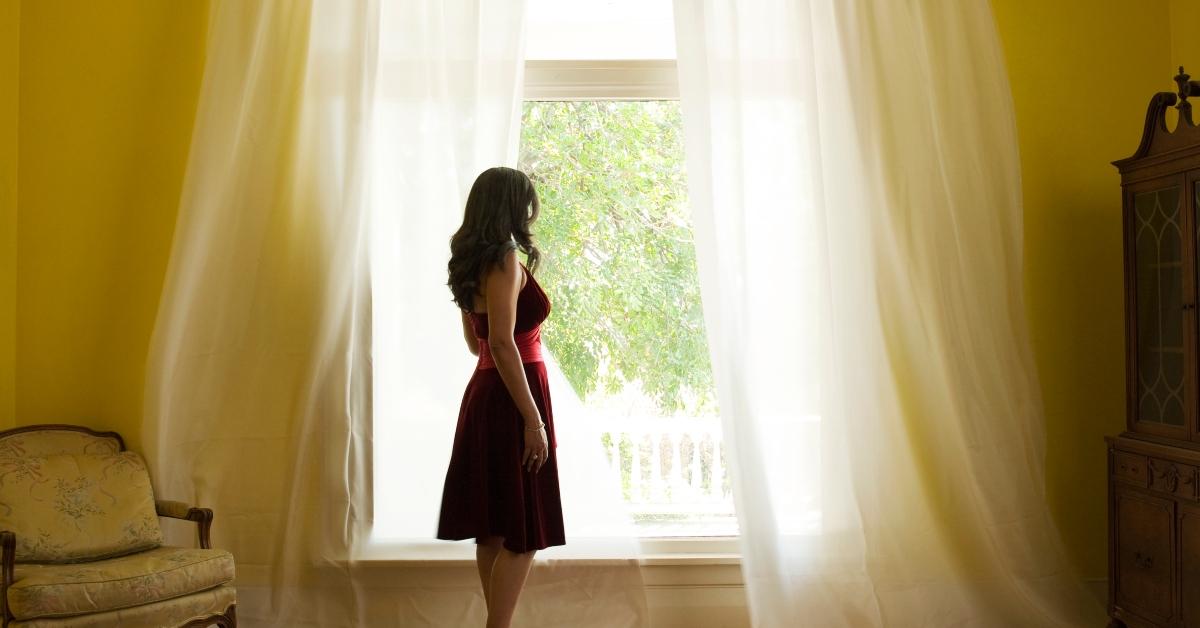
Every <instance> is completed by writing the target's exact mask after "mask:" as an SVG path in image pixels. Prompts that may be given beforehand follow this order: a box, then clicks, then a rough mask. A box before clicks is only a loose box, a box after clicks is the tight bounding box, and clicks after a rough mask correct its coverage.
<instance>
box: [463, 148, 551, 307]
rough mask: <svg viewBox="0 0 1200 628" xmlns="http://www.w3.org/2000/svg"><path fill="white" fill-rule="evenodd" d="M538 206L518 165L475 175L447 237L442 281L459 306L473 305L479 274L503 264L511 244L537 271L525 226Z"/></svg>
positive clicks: (537, 253) (538, 254)
mask: <svg viewBox="0 0 1200 628" xmlns="http://www.w3.org/2000/svg"><path fill="white" fill-rule="evenodd" d="M539 209H540V208H539V204H538V196H537V191H536V190H534V189H533V182H532V181H530V180H529V177H528V176H526V175H525V173H524V172H521V171H520V170H514V169H512V168H505V167H503V166H500V167H496V168H489V169H487V170H484V171H483V173H482V174H480V175H479V177H478V178H476V179H475V184H474V185H472V186H471V193H470V194H468V195H467V207H466V210H464V211H463V222H462V226H461V227H459V228H458V231H456V232H455V233H454V235H453V236H452V237H451V238H450V263H449V264H448V269H449V271H450V280H449V281H447V282H446V285H448V286H450V292H451V293H452V294H453V295H454V303H456V304H457V305H458V307H459V308H461V309H463V310H466V311H468V312H470V311H472V310H474V309H475V295H476V294H479V293H480V286H479V282H480V281H481V280H482V279H483V275H484V273H486V272H487V271H488V270H490V269H491V268H492V266H497V265H498V266H501V267H503V265H504V256H506V255H508V252H509V251H511V250H513V249H517V250H519V251H521V252H522V253H524V254H525V255H526V257H528V259H529V261H528V266H529V270H530V272H533V271H535V270H537V266H538V260H540V259H541V252H540V251H538V248H537V247H536V246H534V245H533V234H532V233H530V231H529V225H531V224H532V223H533V221H535V220H537V217H538V211H539Z"/></svg>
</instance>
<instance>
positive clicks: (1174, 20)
mask: <svg viewBox="0 0 1200 628" xmlns="http://www.w3.org/2000/svg"><path fill="white" fill-rule="evenodd" d="M1170 8H1171V64H1172V65H1174V66H1180V65H1182V66H1183V68H1184V69H1185V70H1187V72H1188V74H1191V75H1192V79H1193V80H1200V36H1197V34H1196V25H1197V24H1200V2H1197V1H1196V0H1170ZM1193 116H1194V117H1200V116H1195V114H1193Z"/></svg>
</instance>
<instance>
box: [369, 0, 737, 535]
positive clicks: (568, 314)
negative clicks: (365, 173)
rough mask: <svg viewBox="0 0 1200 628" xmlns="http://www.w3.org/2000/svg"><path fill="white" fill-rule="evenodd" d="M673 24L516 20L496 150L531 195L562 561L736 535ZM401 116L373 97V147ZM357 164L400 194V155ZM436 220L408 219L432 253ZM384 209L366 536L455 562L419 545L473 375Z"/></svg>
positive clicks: (568, 0) (387, 190) (652, 9)
mask: <svg viewBox="0 0 1200 628" xmlns="http://www.w3.org/2000/svg"><path fill="white" fill-rule="evenodd" d="M673 29H674V26H673V21H672V13H671V3H670V1H669V0H638V1H634V0H586V1H585V0H530V2H529V4H528V8H527V25H526V34H527V41H526V57H527V59H526V61H527V63H526V73H525V89H524V98H525V101H526V102H525V103H524V107H523V111H522V114H523V115H522V120H521V133H520V145H519V152H518V153H514V155H515V156H517V157H518V163H517V164H516V165H517V167H519V168H521V169H522V170H525V171H526V172H527V173H528V174H529V175H530V177H531V178H532V180H533V181H534V183H535V185H536V186H537V189H538V192H539V194H540V195H541V207H542V211H541V216H540V218H539V219H538V221H537V223H535V224H534V226H533V231H534V234H535V237H536V242H537V244H538V246H539V247H540V249H541V251H542V265H541V268H540V270H539V271H538V281H539V282H540V283H541V285H542V286H543V287H544V288H545V290H546V291H547V293H548V295H549V297H550V301H551V303H552V311H551V314H550V317H549V318H548V319H547V321H546V322H545V323H544V326H543V328H542V339H543V342H544V347H545V355H546V363H547V373H548V376H549V379H550V389H551V398H552V399H553V408H554V419H555V420H554V423H555V431H556V435H557V440H558V454H559V455H558V461H559V462H558V471H559V477H560V485H561V487H562V500H563V518H564V523H565V525H566V535H567V539H568V544H567V547H566V549H565V551H567V552H568V553H569V552H571V551H575V552H580V553H581V555H591V554H589V552H591V551H592V550H590V549H586V548H587V547H590V546H589V545H588V544H586V543H581V542H580V541H582V540H584V539H589V538H593V539H601V540H600V541H599V543H598V545H596V546H597V547H601V546H603V547H606V548H608V549H609V550H611V551H618V553H620V551H619V550H614V549H612V548H613V547H615V545H620V543H616V544H614V543H608V542H607V541H604V540H603V539H605V538H610V539H611V538H617V539H629V538H630V537H631V536H633V535H639V536H642V537H675V536H687V537H717V536H726V537H727V536H732V535H736V534H737V530H738V528H737V521H736V519H735V517H734V512H733V503H732V497H731V493H730V481H729V475H728V468H729V467H728V465H727V464H726V457H725V452H724V447H723V444H722V437H721V429H720V420H719V417H718V414H717V399H716V394H715V390H714V387H713V377H712V369H711V367H710V364H709V352H708V344H707V338H706V334H705V327H704V317H703V311H702V307H701V301H700V288H699V281H698V277H697V271H696V252H695V247H694V242H693V235H692V225H691V221H690V210H689V207H688V196H687V180H686V175H685V169H684V163H685V160H684V149H683V128H682V117H681V112H680V107H679V102H678V100H677V93H678V92H677V88H676V86H675V70H674V56H675V43H674V30H673ZM383 71H386V67H385V68H384V70H383ZM419 106H420V102H418V101H415V100H412V99H408V100H405V99H403V98H400V97H393V96H389V95H387V94H384V95H383V96H382V97H381V101H380V104H379V105H377V107H378V110H379V113H377V117H378V119H377V121H376V124H377V125H378V128H379V129H380V133H382V134H383V136H384V137H392V136H394V135H395V134H396V132H397V131H396V130H395V129H393V128H392V127H391V126H389V125H394V121H395V120H398V119H400V116H403V115H408V114H405V113H404V112H405V111H409V110H413V111H419V109H417V107H419ZM513 149H514V150H517V149H518V147H517V146H513ZM373 150H374V151H375V154H374V156H373V160H372V162H373V163H375V164H376V168H377V172H376V175H375V177H374V184H373V188H374V189H373V192H372V193H373V195H374V200H373V203H374V204H375V205H376V206H378V207H389V206H392V205H394V204H395V203H396V202H397V200H396V199H397V198H401V197H404V196H405V195H408V194H411V191H410V190H406V189H405V188H404V185H403V179H398V178H396V177H395V176H394V172H396V168H398V167H399V166H398V165H397V164H399V163H402V160H401V158H400V157H401V155H402V153H403V151H405V150H407V148H406V147H405V145H403V144H402V143H396V142H379V143H377V144H376V145H374V147H373ZM472 176H473V174H472ZM464 192H465V190H464ZM430 202H436V201H435V200H434V199H430ZM443 211H444V212H445V213H438V214H437V215H432V214H431V215H428V216H426V215H421V214H414V215H412V216H409V217H408V218H406V220H408V221H414V224H415V223H419V224H420V228H421V229H425V230H428V231H429V232H430V233H432V232H435V231H436V232H439V233H441V232H444V234H445V237H446V238H447V239H448V238H449V235H450V233H452V232H453V229H454V228H455V227H456V225H457V222H458V221H459V220H461V215H462V214H461V212H462V208H461V207H453V208H451V207H445V208H439V212H443ZM394 213H395V212H376V213H375V214H373V226H372V236H371V237H372V238H373V242H374V243H373V245H372V262H371V263H372V269H373V272H372V315H373V319H374V326H373V329H372V334H373V345H374V355H373V367H374V376H375V381H376V382H380V383H381V384H380V385H377V386H375V389H374V417H375V420H374V428H375V429H374V433H373V434H372V438H373V440H374V443H375V451H376V452H377V455H376V456H375V459H374V478H375V489H374V494H375V504H374V508H375V511H374V528H373V533H372V537H373V539H374V540H375V541H376V542H378V543H381V544H387V543H393V542H394V543H402V544H403V543H409V544H411V543H414V542H415V543H416V544H418V545H420V544H427V545H422V546H421V547H422V548H423V549H422V550H421V551H432V552H443V553H446V555H451V554H452V553H453V552H454V551H458V550H460V549H462V548H460V547H458V546H453V547H451V546H450V545H449V544H445V545H439V544H433V545H428V543H429V540H430V537H431V536H432V528H433V525H434V524H435V523H436V521H437V515H438V504H439V503H440V498H441V493H442V482H441V474H442V473H443V472H444V470H445V465H446V463H447V456H448V454H449V452H450V449H451V441H452V439H453V437H454V420H455V417H456V416H457V410H458V404H459V402H460V400H461V399H462V394H463V387H464V386H465V385H466V383H467V380H468V379H469V378H470V375H471V372H472V370H473V369H474V368H475V362H474V359H473V357H472V356H471V355H470V354H469V353H468V352H467V350H466V348H465V347H462V346H461V345H460V344H458V343H461V342H462V340H461V335H462V332H461V329H460V324H459V321H458V316H457V314H456V313H455V311H454V308H453V307H452V306H451V305H450V304H449V299H450V295H449V293H448V291H447V290H446V287H445V285H444V281H445V272H446V271H445V268H446V266H445V259H444V258H442V257H441V256H440V249H439V255H428V256H425V255H422V256H417V255H414V254H413V252H412V251H410V250H407V249H406V248H405V247H403V246H397V245H396V237H397V236H396V235H394V234H398V233H402V232H403V230H406V229H412V228H414V226H413V224H408V223H405V224H401V223H398V222H397V220H396V218H395V217H394ZM430 250H431V251H432V250H433V249H432V248H431V249H430ZM448 254H449V251H448V249H447V250H446V251H445V255H448ZM417 330H419V331H417ZM622 510H623V511H624V512H622ZM572 541H575V543H572ZM667 543H668V544H669V543H670V542H669V541H668V542H667ZM427 547H432V548H434V549H425V548H427ZM581 548H584V549H581ZM559 551H560V552H561V551H564V550H559ZM598 551H599V550H598ZM622 551H623V550H622ZM668 551H669V550H668ZM405 555H406V556H411V555H412V552H411V551H410V552H406V554H405ZM438 555H442V554H438Z"/></svg>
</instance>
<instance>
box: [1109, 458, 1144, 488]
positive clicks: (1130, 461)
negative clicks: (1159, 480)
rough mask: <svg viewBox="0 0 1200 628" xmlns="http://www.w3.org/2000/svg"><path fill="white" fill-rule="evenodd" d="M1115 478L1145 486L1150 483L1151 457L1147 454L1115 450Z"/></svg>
mask: <svg viewBox="0 0 1200 628" xmlns="http://www.w3.org/2000/svg"><path fill="white" fill-rule="evenodd" d="M1112 474H1113V479H1116V480H1120V481H1122V482H1125V483H1127V484H1133V485H1134V486H1140V487H1142V488H1145V487H1147V486H1149V485H1150V471H1149V459H1148V458H1146V456H1139V455H1137V454H1129V453H1125V452H1123V451H1114V452H1113V466H1112Z"/></svg>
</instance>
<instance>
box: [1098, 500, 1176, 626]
mask: <svg viewBox="0 0 1200 628" xmlns="http://www.w3.org/2000/svg"><path fill="white" fill-rule="evenodd" d="M1114 498H1115V499H1116V503H1115V504H1114V506H1115V514H1116V539H1115V541H1116V543H1117V548H1116V564H1115V565H1113V566H1114V567H1115V571H1116V573H1115V574H1114V576H1115V578H1116V587H1115V591H1116V603H1117V605H1118V606H1121V607H1122V608H1125V609H1128V610H1131V611H1134V612H1135V613H1136V614H1138V615H1142V616H1143V617H1146V618H1147V619H1152V620H1155V621H1159V622H1167V621H1169V620H1170V619H1171V616H1172V615H1173V614H1174V613H1173V609H1174V607H1175V604H1174V602H1175V600H1174V594H1173V592H1174V590H1175V543H1174V539H1175V503H1174V502H1172V501H1170V500H1167V499H1162V498H1159V497H1151V496H1150V495H1145V494H1142V493H1139V492H1135V491H1132V490H1129V489H1117V491H1116V493H1115V495H1114Z"/></svg>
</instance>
